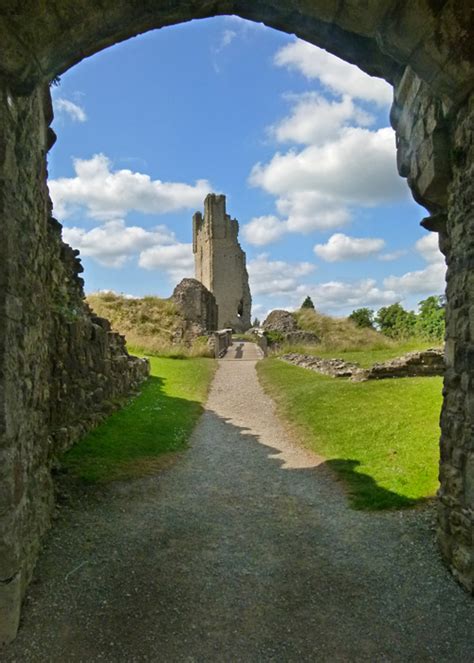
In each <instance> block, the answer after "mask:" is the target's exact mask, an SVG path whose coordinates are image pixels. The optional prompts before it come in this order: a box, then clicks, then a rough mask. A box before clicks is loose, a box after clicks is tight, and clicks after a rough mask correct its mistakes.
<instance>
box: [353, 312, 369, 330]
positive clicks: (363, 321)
mask: <svg viewBox="0 0 474 663" xmlns="http://www.w3.org/2000/svg"><path fill="white" fill-rule="evenodd" d="M349 320H352V321H353V322H355V324H356V325H357V326H358V327H366V328H368V329H373V328H374V312H373V310H372V309H371V308H357V309H356V310H355V311H352V313H351V314H350V316H349Z"/></svg>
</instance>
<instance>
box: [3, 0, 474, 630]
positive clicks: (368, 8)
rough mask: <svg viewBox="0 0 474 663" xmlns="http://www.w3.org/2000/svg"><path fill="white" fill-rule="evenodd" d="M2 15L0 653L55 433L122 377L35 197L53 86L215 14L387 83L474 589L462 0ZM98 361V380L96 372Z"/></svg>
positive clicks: (462, 550) (473, 355) (225, 3)
mask: <svg viewBox="0 0 474 663" xmlns="http://www.w3.org/2000/svg"><path fill="white" fill-rule="evenodd" d="M0 4H1V11H0V42H1V44H2V52H1V56H0V108H1V112H0V126H1V134H0V215H1V225H0V255H1V259H0V286H1V287H0V642H7V641H9V640H11V639H12V638H13V637H14V636H15V633H16V629H17V626H18V617H19V612H20V603H21V600H22V598H23V596H24V593H25V589H26V587H27V585H28V582H29V581H30V579H31V576H32V570H33V568H34V564H35V560H36V557H37V554H38V550H39V546H40V540H41V536H42V535H43V533H44V531H45V529H46V527H47V526H48V523H49V520H50V515H51V512H52V506H53V499H52V496H53V492H52V482H51V477H50V471H49V470H50V466H51V462H52V457H53V456H54V453H55V451H57V450H58V449H59V448H61V447H62V446H63V442H62V439H61V440H59V441H57V442H56V441H55V440H57V435H60V436H62V433H61V429H62V428H63V426H62V424H63V423H64V424H65V423H66V422H68V425H69V426H70V428H74V430H75V433H74V436H75V435H78V434H79V433H80V432H81V431H82V430H83V427H84V423H83V417H84V415H85V414H87V406H86V402H87V398H88V396H87V394H89V393H90V392H91V391H92V390H93V391H94V392H95V396H94V402H95V403H96V405H97V407H98V408H100V407H101V406H102V405H104V406H105V404H106V402H107V399H108V395H109V394H111V393H113V392H114V387H113V385H114V384H115V382H114V380H115V378H114V375H115V376H117V373H116V372H115V371H112V372H110V371H109V368H110V361H109V360H110V355H109V354H108V351H107V345H108V343H109V340H108V339H109V336H108V334H109V332H107V331H106V329H104V328H103V327H100V325H97V324H96V323H94V322H93V320H92V318H91V316H90V314H88V313H87V311H86V310H85V309H84V308H83V306H82V304H81V301H82V299H81V296H82V292H81V288H82V285H81V283H80V281H78V280H77V271H78V264H77V262H76V261H75V260H73V259H72V257H71V254H70V251H69V250H68V249H67V247H65V245H64V244H63V243H62V242H61V239H60V230H59V226H58V223H57V221H55V220H54V218H53V216H52V210H51V203H50V200H49V195H48V189H47V185H46V178H47V161H46V156H47V152H48V150H49V149H50V148H51V146H52V145H53V143H54V140H55V136H54V133H53V131H52V130H51V129H50V128H49V125H50V123H51V121H52V110H51V102H50V94H49V83H50V81H51V80H52V79H54V78H55V77H56V76H59V75H61V74H62V73H63V72H64V71H66V70H67V69H69V68H70V67H72V66H73V65H74V64H75V63H77V62H79V61H80V60H82V59H83V58H85V57H87V56H90V55H92V54H93V53H96V52H98V51H100V50H102V49H104V48H106V47H107V46H110V45H112V44H115V43H117V42H120V41H123V40H125V39H128V38H130V37H132V36H134V35H136V34H139V33H142V32H145V31H147V30H151V29H153V28H161V27H164V26H167V25H172V24H176V23H179V22H182V21H187V20H191V19H198V18H204V17H209V16H214V15H217V14H236V15H238V16H241V17H242V18H247V19H251V20H255V21H261V22H263V23H265V24H266V25H269V26H271V27H274V28H277V29H280V30H284V31H286V32H288V33H294V34H296V35H297V36H299V37H301V38H302V39H306V40H307V41H309V42H311V43H313V44H316V45H318V46H321V47H323V48H326V49H327V50H328V51H330V52H331V53H334V54H335V55H337V56H339V57H341V58H343V59H345V60H347V61H348V62H351V63H354V64H357V65H358V66H359V67H360V68H361V69H363V70H364V71H366V72H367V73H369V74H372V75H375V76H381V77H383V78H385V79H386V80H387V81H389V82H390V83H391V84H392V85H393V88H394V102H393V106H392V112H391V121H392V125H393V127H394V129H395V131H396V137H397V161H398V168H399V172H400V174H401V176H402V177H405V178H407V180H408V184H409V185H410V188H411V191H412V193H413V196H414V198H415V199H416V200H417V201H418V202H419V203H420V204H422V205H423V206H424V207H425V208H426V209H427V210H428V213H429V214H428V216H427V218H426V220H425V221H424V225H425V227H426V228H428V229H429V230H431V231H433V232H437V233H438V234H439V240H440V247H441V250H442V251H443V253H444V255H445V256H446V261H447V265H448V272H447V290H446V296H447V310H446V322H447V330H446V373H445V380H444V404H443V409H442V413H441V442H440V490H439V495H438V512H439V516H438V542H439V546H440V551H441V553H442V556H443V558H444V560H445V562H446V564H447V566H448V567H449V569H450V570H451V572H452V573H453V574H454V575H455V577H456V578H457V579H458V580H459V582H460V583H461V584H462V585H463V586H464V587H465V588H466V589H467V590H468V591H470V592H473V591H474V47H473V44H474V38H473V36H474V8H473V5H472V0H413V1H412V2H406V1H403V2H402V1H401V0H366V1H364V2H362V1H361V0H312V1H311V2H309V1H307V0H253V1H252V2H249V1H248V0H214V2H212V3H209V2H207V1H206V0H193V1H192V2H191V1H190V0H166V2H165V1H164V0H154V2H148V1H147V2H145V1H144V0H136V1H135V2H130V0H101V2H100V3H98V2H95V1H94V0H74V1H73V0H50V1H49V2H48V3H33V2H18V1H17V0H1V3H0ZM400 232H403V229H402V227H400ZM100 330H101V331H100ZM94 348H96V349H97V350H95V349H94ZM99 348H102V350H99ZM96 351H97V352H98V353H99V355H98V356H99V357H101V362H102V364H101V365H102V366H103V369H104V370H100V371H99V372H97V362H96ZM71 352H72V355H71V354H70V353H71ZM100 353H102V354H100ZM119 354H120V353H119ZM122 356H123V357H125V358H126V355H125V354H124V353H123V355H122ZM67 357H68V359H67ZM119 363H123V364H124V365H125V363H127V364H128V360H122V359H120V362H119ZM58 372H59V376H58ZM120 375H123V373H120ZM63 381H64V382H63ZM124 382H127V380H124ZM129 382H130V383H131V382H133V380H132V379H131V380H130V381H129ZM94 383H96V384H94ZM99 383H100V384H99ZM68 385H69V386H70V388H71V389H73V390H76V391H75V392H74V393H75V397H74V399H73V398H69V397H66V396H65V394H67V393H68ZM128 386H129V385H122V387H120V388H117V391H122V393H123V390H124V387H126V388H128ZM55 431H56V433H55ZM67 438H69V433H67V434H65V438H64V439H67Z"/></svg>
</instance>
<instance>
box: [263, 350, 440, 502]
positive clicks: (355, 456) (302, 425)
mask: <svg viewBox="0 0 474 663" xmlns="http://www.w3.org/2000/svg"><path fill="white" fill-rule="evenodd" d="M257 370H258V374H259V378H260V380H261V383H262V385H263V387H264V389H265V391H266V392H267V393H269V394H270V395H271V396H272V397H273V399H274V400H275V401H276V403H277V407H278V409H279V412H280V413H281V415H282V416H283V418H284V419H285V420H286V421H287V422H288V423H289V424H290V425H292V426H294V427H296V428H297V430H298V433H299V434H300V437H301V439H302V440H303V442H304V443H305V445H306V446H308V447H309V448H311V449H312V450H313V451H315V452H316V453H318V454H319V455H321V456H323V457H324V458H326V459H327V464H328V465H329V466H330V467H331V468H333V469H334V470H335V471H336V473H337V474H338V475H339V476H340V477H341V478H342V479H344V481H345V483H346V486H347V487H348V492H349V497H350V502H351V505H352V506H353V507H354V508H356V509H371V510H375V509H389V508H401V507H407V506H413V505H414V504H416V503H417V502H420V501H423V500H425V499H427V498H429V497H431V496H433V495H434V494H435V492H436V489H437V486H438V480H437V475H438V459H439V450H438V449H439V447H438V439H439V426H438V419H439V412H440V408H441V378H437V377H435V378H401V379H392V380H377V381H376V380H374V381H368V382H362V383H352V382H349V381H346V380H339V379H333V378H330V377H326V376H323V375H318V374H317V373H314V372H312V371H308V370H306V369H303V368H298V367H296V366H291V365H290V364H285V363H284V362H282V361H280V360H278V359H273V358H270V359H265V360H264V361H261V362H259V363H258V364H257Z"/></svg>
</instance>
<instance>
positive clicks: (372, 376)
mask: <svg viewBox="0 0 474 663" xmlns="http://www.w3.org/2000/svg"><path fill="white" fill-rule="evenodd" d="M281 359H282V360H283V361H286V362H288V363H290V364H294V365H295V366H299V367H301V368H308V369H309V370H311V371H317V372H318V373H322V374H323V375H330V376H331V377H333V378H351V380H352V381H353V382H363V381H365V380H382V379H385V378H407V377H427V376H433V375H444V352H443V350H438V349H429V350H423V351H421V352H409V353H407V354H406V355H403V356H402V357H397V358H396V359H391V360H390V361H386V362H383V363H377V364H374V365H373V366H371V368H361V367H360V366H359V365H358V364H355V363H350V362H347V361H344V360H343V359H323V358H322V357H314V356H312V355H303V354H298V353H295V352H293V353H288V354H285V355H282V356H281Z"/></svg>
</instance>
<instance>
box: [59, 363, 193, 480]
mask: <svg viewBox="0 0 474 663" xmlns="http://www.w3.org/2000/svg"><path fill="white" fill-rule="evenodd" d="M180 363H181V362H180ZM165 382H166V380H164V379H163V378H162V377H158V376H153V375H152V376H150V377H149V378H148V380H147V382H146V383H145V384H144V385H143V387H142V389H141V391H140V394H139V395H138V396H136V397H135V398H133V399H132V400H131V401H130V402H128V403H127V404H126V405H125V406H124V407H123V408H122V409H120V410H118V411H117V412H114V413H113V414H111V415H110V417H108V418H107V419H106V420H105V421H104V422H102V423H101V424H99V425H98V426H97V428H94V429H93V430H92V431H90V432H89V433H87V434H86V435H85V437H84V438H82V439H81V440H80V441H79V442H78V443H77V444H75V445H74V447H72V449H70V450H69V451H68V452H67V453H66V454H64V456H63V457H62V459H61V464H62V468H63V470H64V471H66V472H67V473H69V474H71V475H73V476H74V477H75V478H77V479H81V480H83V481H86V482H91V483H93V482H104V481H114V480H123V479H130V478H134V477H138V476H145V475H148V474H152V473H153V472H156V471H157V470H159V469H161V468H162V467H163V464H168V463H169V462H170V455H172V454H173V453H175V452H178V451H182V450H183V449H185V448H186V446H187V443H188V440H189V437H190V435H191V433H192V431H193V428H194V426H195V425H196V422H197V420H198V418H199V416H200V415H201V413H202V412H203V406H202V404H201V403H200V402H198V401H195V400H191V399H186V398H178V397H176V396H170V395H168V394H167V393H166V389H165Z"/></svg>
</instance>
